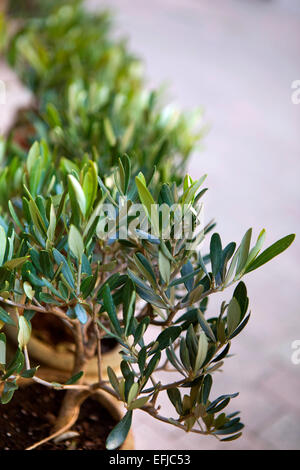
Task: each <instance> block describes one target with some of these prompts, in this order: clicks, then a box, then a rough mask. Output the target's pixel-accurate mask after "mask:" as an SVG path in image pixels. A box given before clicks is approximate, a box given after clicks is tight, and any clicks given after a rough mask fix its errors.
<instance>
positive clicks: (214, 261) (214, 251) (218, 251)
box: [210, 233, 222, 277]
mask: <svg viewBox="0 0 300 470" xmlns="http://www.w3.org/2000/svg"><path fill="white" fill-rule="evenodd" d="M210 260H211V267H212V273H213V275H214V277H216V275H217V274H218V272H219V271H220V269H221V262H222V243H221V238H220V235H219V234H218V233H214V234H213V235H212V237H211V240H210Z"/></svg>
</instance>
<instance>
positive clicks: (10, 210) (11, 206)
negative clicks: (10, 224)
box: [0, 201, 24, 265]
mask: <svg viewBox="0 0 300 470" xmlns="http://www.w3.org/2000/svg"><path fill="white" fill-rule="evenodd" d="M8 208H9V212H10V214H11V216H12V218H13V220H14V222H15V224H16V225H17V226H18V227H19V229H20V230H21V231H23V230H24V227H23V225H22V224H21V222H20V219H19V217H18V216H17V214H16V211H15V209H14V206H13V205H12V202H11V201H8ZM0 265H1V263H0Z"/></svg>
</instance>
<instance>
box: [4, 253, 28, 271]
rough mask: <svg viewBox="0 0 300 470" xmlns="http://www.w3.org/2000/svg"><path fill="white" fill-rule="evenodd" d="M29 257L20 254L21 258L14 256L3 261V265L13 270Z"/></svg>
mask: <svg viewBox="0 0 300 470" xmlns="http://www.w3.org/2000/svg"><path fill="white" fill-rule="evenodd" d="M28 259H29V256H22V257H21V258H14V259H11V260H9V261H6V263H4V265H3V267H4V268H7V269H10V270H13V269H17V268H20V267H21V266H23V264H24V263H25V262H26V261H27V260H28Z"/></svg>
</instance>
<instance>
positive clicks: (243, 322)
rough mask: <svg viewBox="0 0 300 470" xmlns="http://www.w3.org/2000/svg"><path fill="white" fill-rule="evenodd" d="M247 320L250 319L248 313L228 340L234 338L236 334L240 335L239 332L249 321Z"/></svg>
mask: <svg viewBox="0 0 300 470" xmlns="http://www.w3.org/2000/svg"><path fill="white" fill-rule="evenodd" d="M249 318H250V313H249V315H247V317H245V318H244V320H243V321H242V323H241V324H240V325H239V326H238V327H237V329H236V330H234V332H233V333H232V334H231V335H230V336H229V339H232V338H234V337H235V336H237V335H238V334H240V332H241V331H242V330H243V329H244V328H245V326H246V325H247V323H248V321H249Z"/></svg>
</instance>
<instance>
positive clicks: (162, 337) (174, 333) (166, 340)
mask: <svg viewBox="0 0 300 470" xmlns="http://www.w3.org/2000/svg"><path fill="white" fill-rule="evenodd" d="M180 333H181V327H180V326H170V327H169V328H166V329H165V330H163V331H162V332H161V333H160V334H159V335H158V337H157V339H156V341H157V343H158V346H157V348H156V349H155V352H156V351H157V349H159V350H160V351H162V350H163V349H165V348H166V347H168V346H169V344H170V341H171V342H172V343H174V341H175V339H176V338H178V336H179V335H180ZM153 352H154V351H152V353H153Z"/></svg>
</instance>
